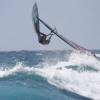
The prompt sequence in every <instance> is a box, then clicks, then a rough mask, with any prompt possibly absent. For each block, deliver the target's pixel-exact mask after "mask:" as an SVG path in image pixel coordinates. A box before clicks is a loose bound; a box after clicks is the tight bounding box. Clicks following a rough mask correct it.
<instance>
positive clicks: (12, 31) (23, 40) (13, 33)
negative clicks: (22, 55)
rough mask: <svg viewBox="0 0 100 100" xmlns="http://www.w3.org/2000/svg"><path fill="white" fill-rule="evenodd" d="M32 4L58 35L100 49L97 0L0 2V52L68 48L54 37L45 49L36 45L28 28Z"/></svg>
mask: <svg viewBox="0 0 100 100" xmlns="http://www.w3.org/2000/svg"><path fill="white" fill-rule="evenodd" d="M35 1H36V2H37V4H38V9H39V15H40V17H41V18H42V19H43V20H44V21H45V22H47V23H48V24H49V25H50V26H52V27H53V28H54V27H56V28H57V30H58V32H59V33H60V34H63V35H64V36H65V37H67V38H69V39H71V40H73V41H74V42H76V43H78V44H80V45H82V46H84V47H86V48H88V49H94V48H95V49H100V0H0V51H2V50H40V49H42V50H49V49H50V50H54V49H68V48H69V46H67V45H66V44H65V43H64V42H62V41H61V40H60V39H59V38H58V37H56V36H54V37H53V38H52V41H51V43H50V44H49V45H48V46H42V45H41V44H39V43H38V41H37V35H36V34H35V32H34V28H33V24H32V7H33V4H34V3H35ZM42 31H44V32H45V29H44V30H43V28H42Z"/></svg>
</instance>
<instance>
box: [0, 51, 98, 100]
mask: <svg viewBox="0 0 100 100" xmlns="http://www.w3.org/2000/svg"><path fill="white" fill-rule="evenodd" d="M99 84H100V61H99V59H96V58H94V57H93V56H90V55H86V54H81V53H79V52H70V51H18V52H17V51H13V52H0V100H91V99H96V100H97V99H100V96H99V94H100V85H99Z"/></svg>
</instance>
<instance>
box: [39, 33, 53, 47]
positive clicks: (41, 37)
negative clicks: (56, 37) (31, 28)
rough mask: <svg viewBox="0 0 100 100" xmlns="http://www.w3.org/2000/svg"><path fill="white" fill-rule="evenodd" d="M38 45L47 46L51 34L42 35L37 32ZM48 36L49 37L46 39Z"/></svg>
mask: <svg viewBox="0 0 100 100" xmlns="http://www.w3.org/2000/svg"><path fill="white" fill-rule="evenodd" d="M39 34H40V35H39V37H38V38H39V43H41V44H43V45H46V44H49V43H50V40H51V37H52V35H53V34H48V35H46V34H44V33H42V32H39ZM48 36H49V37H48Z"/></svg>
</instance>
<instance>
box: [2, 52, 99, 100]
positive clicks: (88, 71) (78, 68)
mask: <svg viewBox="0 0 100 100" xmlns="http://www.w3.org/2000/svg"><path fill="white" fill-rule="evenodd" d="M41 65H42V66H41ZM41 65H39V66H41V67H29V66H25V65H23V63H21V62H19V63H17V64H16V65H15V66H14V67H11V68H3V67H1V68H0V78H4V77H9V76H10V75H11V76H12V75H15V74H16V73H19V72H20V73H22V72H23V73H26V74H27V73H31V74H35V75H40V76H41V77H43V78H45V79H46V80H47V82H48V83H49V84H51V85H54V86H56V87H57V88H60V89H64V90H68V91H71V92H74V93H77V94H79V95H82V96H86V97H89V98H93V99H96V100H98V99H100V61H99V60H98V59H96V58H94V57H93V56H89V55H86V54H81V53H79V52H77V53H76V52H74V53H71V55H70V56H69V59H68V60H67V61H61V62H60V61H59V62H58V63H56V64H55V65H50V64H49V63H45V64H41Z"/></svg>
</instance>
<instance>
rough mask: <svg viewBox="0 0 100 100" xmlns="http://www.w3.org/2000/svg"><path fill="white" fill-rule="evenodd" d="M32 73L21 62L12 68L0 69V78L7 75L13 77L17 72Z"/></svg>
mask: <svg viewBox="0 0 100 100" xmlns="http://www.w3.org/2000/svg"><path fill="white" fill-rule="evenodd" d="M31 71H33V68H32V67H31V68H30V67H25V66H24V65H23V64H22V63H21V62H19V63H17V64H16V65H15V66H14V67H12V68H3V67H0V78H3V77H7V76H9V75H14V74H16V73H17V72H31Z"/></svg>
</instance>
